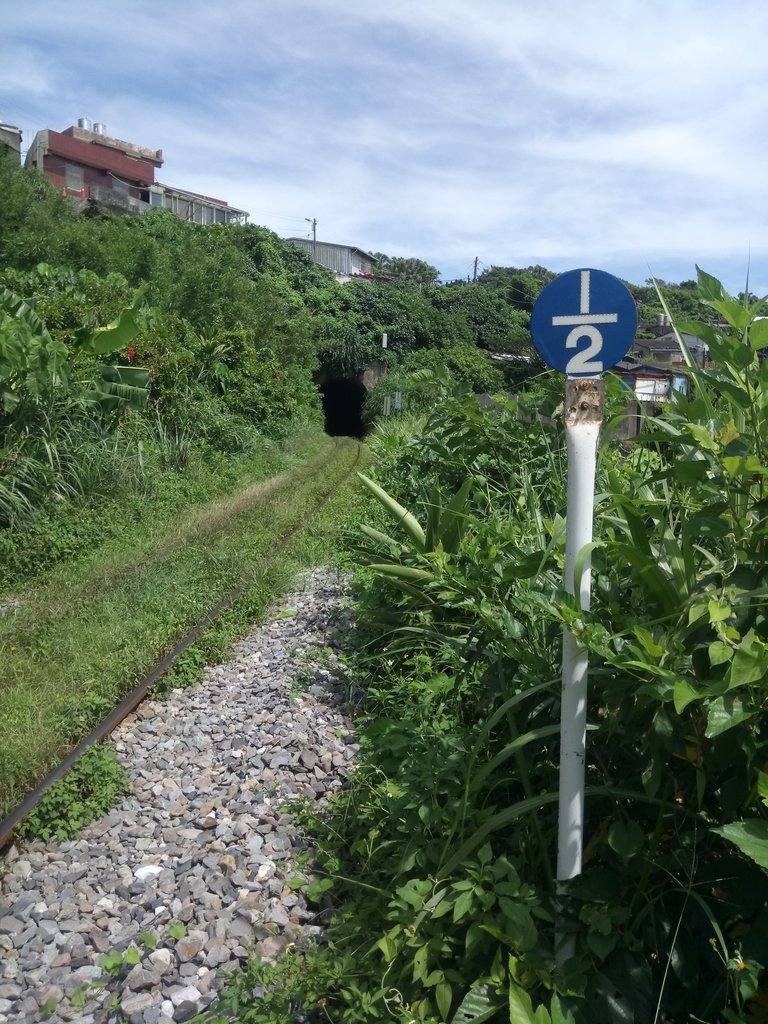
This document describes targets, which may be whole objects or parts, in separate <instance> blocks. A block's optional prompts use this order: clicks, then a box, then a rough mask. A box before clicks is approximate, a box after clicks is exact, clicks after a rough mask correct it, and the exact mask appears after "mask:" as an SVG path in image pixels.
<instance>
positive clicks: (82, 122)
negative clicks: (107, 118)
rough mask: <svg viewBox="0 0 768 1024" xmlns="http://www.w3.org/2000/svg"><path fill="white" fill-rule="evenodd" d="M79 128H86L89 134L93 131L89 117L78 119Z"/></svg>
mask: <svg viewBox="0 0 768 1024" xmlns="http://www.w3.org/2000/svg"><path fill="white" fill-rule="evenodd" d="M77 127H78V128H85V130H86V131H87V132H89V131H90V130H91V119H90V118H89V117H78V119H77Z"/></svg>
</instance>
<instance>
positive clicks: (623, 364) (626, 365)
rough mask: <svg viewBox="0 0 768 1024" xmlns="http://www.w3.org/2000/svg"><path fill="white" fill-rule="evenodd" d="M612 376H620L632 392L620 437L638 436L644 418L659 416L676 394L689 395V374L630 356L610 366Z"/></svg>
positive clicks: (619, 432)
mask: <svg viewBox="0 0 768 1024" xmlns="http://www.w3.org/2000/svg"><path fill="white" fill-rule="evenodd" d="M678 354H679V349H678ZM611 373H613V374H615V375H616V376H617V377H619V378H620V380H621V382H622V384H623V385H624V387H625V388H626V389H627V391H629V392H631V393H632V398H631V400H630V402H629V404H628V405H627V409H626V412H625V415H624V419H623V421H622V424H621V426H620V427H619V429H618V430H617V436H619V437H635V436H636V435H637V434H639V432H640V428H641V426H642V422H643V419H644V417H646V416H656V415H657V414H658V412H659V410H660V408H661V407H662V406H663V405H665V404H666V403H667V402H669V401H670V400H671V398H672V395H673V392H675V391H677V392H679V393H680V394H682V395H688V393H689V380H688V377H687V375H686V374H685V373H676V372H675V369H674V367H672V366H670V367H669V368H667V367H663V366H658V365H653V364H650V363H641V362H638V361H637V360H636V359H633V358H632V357H631V356H627V357H626V358H624V359H621V360H619V362H618V363H617V364H616V365H615V366H613V367H611Z"/></svg>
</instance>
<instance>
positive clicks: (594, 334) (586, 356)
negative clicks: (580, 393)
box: [565, 324, 603, 376]
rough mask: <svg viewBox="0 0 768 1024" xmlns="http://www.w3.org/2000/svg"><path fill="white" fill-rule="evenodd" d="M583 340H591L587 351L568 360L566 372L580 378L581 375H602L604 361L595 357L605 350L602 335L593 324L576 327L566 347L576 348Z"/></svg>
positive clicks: (567, 339)
mask: <svg viewBox="0 0 768 1024" xmlns="http://www.w3.org/2000/svg"><path fill="white" fill-rule="evenodd" d="M581 338H589V345H587V347H586V348H585V349H582V351H581V352H577V353H576V355H574V356H571V358H570V359H569V360H568V364H567V366H566V367H565V372H566V373H567V374H571V375H573V376H578V375H579V374H591V373H602V372H603V361H602V359H595V356H598V355H600V353H601V352H602V350H603V336H602V334H601V333H600V331H598V329H597V328H596V327H593V326H592V325H591V324H585V325H584V326H579V327H574V329H573V330H572V331H571V333H570V334H569V335H568V337H567V338H566V339H565V347H566V348H576V345H577V343H578V341H579V340H580V339H581Z"/></svg>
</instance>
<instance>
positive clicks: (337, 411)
mask: <svg viewBox="0 0 768 1024" xmlns="http://www.w3.org/2000/svg"><path fill="white" fill-rule="evenodd" d="M320 394H321V395H322V396H323V412H324V413H325V432H326V434H330V435H331V437H358V438H361V437H363V435H364V433H365V430H364V428H363V400H364V398H365V394H366V389H365V385H364V384H363V383H362V381H360V380H358V379H357V378H356V377H331V378H329V379H328V380H326V381H324V382H323V383H322V384H321V385H320Z"/></svg>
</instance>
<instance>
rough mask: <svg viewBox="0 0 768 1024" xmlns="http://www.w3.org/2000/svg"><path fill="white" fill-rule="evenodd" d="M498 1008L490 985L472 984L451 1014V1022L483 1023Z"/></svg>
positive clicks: (454, 1023)
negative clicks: (454, 1011)
mask: <svg viewBox="0 0 768 1024" xmlns="http://www.w3.org/2000/svg"><path fill="white" fill-rule="evenodd" d="M498 1009H499V1001H498V999H497V998H496V997H495V994H494V991H493V989H492V988H491V986H490V985H477V986H473V987H472V988H471V989H470V990H469V992H467V994H466V995H465V996H464V998H463V999H462V1001H461V1005H460V1006H459V1008H458V1009H457V1010H456V1013H455V1014H454V1015H453V1020H452V1022H451V1024H484V1022H485V1021H487V1020H490V1019H491V1017H493V1015H494V1014H495V1013H496V1011H497V1010H498Z"/></svg>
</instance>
